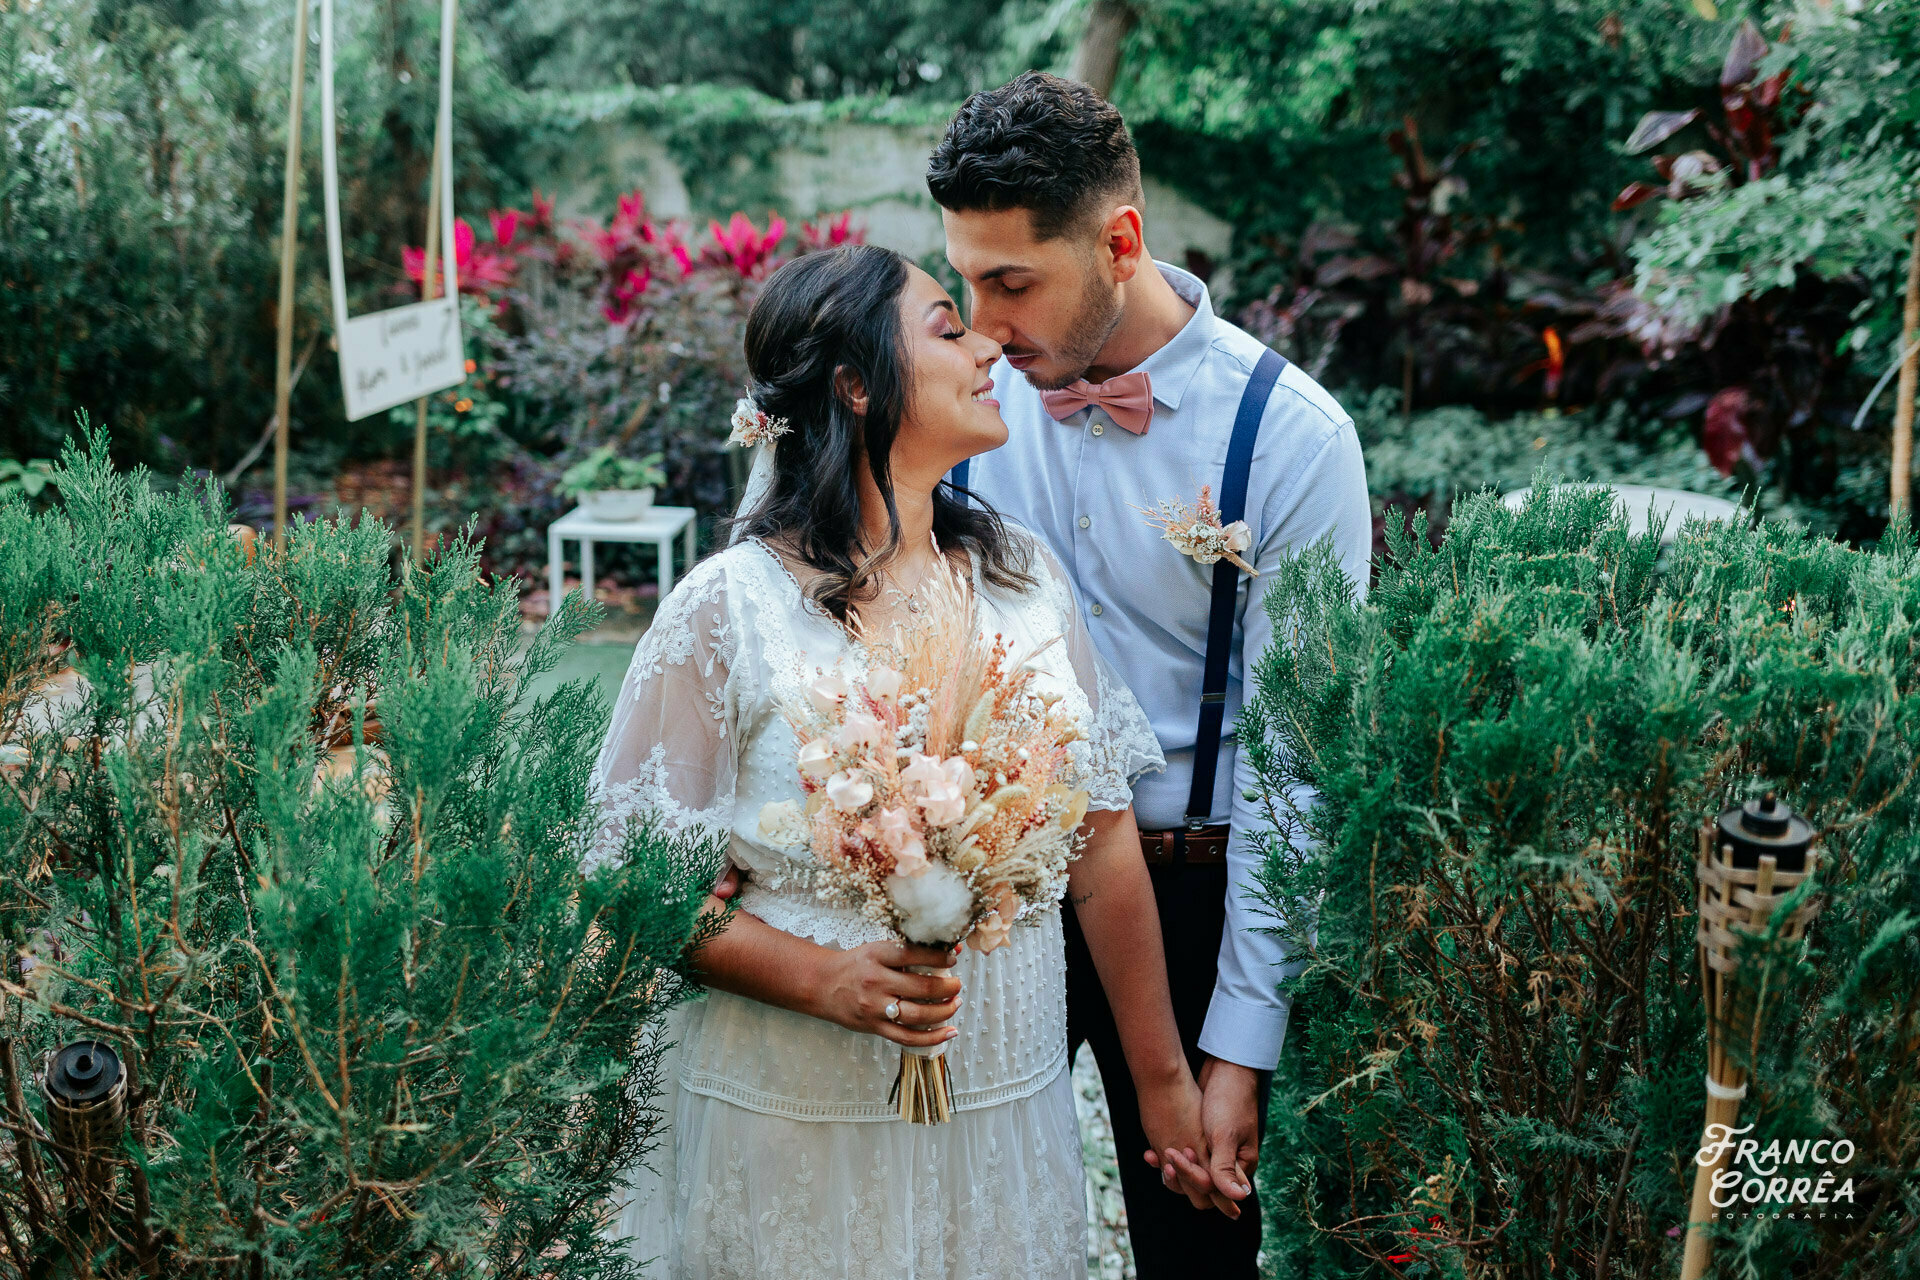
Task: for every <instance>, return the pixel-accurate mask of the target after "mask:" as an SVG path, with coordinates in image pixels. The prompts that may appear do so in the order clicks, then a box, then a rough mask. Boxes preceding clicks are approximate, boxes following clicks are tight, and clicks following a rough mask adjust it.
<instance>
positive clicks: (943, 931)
mask: <svg viewBox="0 0 1920 1280" xmlns="http://www.w3.org/2000/svg"><path fill="white" fill-rule="evenodd" d="M922 604H923V612H922V614H921V617H920V620H919V622H918V623H917V624H915V625H914V626H913V627H912V629H910V630H901V629H896V630H895V631H894V632H893V633H892V635H891V636H890V637H888V638H887V639H885V640H884V641H875V640H873V639H871V638H869V637H866V636H861V637H859V638H860V639H861V640H862V641H863V643H864V645H865V648H866V651H867V655H868V661H867V663H866V670H865V671H864V672H863V673H845V674H843V673H840V672H833V673H825V672H820V673H816V675H815V678H814V679H813V680H812V681H811V682H810V683H808V684H807V686H806V690H805V696H804V699H803V700H801V701H799V702H797V703H794V704H791V705H789V706H788V707H787V709H786V714H787V718H788V721H789V722H790V723H791V724H792V725H793V728H794V733H795V738H796V741H797V743H798V744H799V745H798V746H797V748H796V759H795V764H796V769H797V771H798V773H799V777H800V785H801V789H802V790H803V791H804V792H805V793H806V795H807V803H806V805H805V806H804V811H803V812H804V817H803V821H804V824H805V826H806V828H807V831H808V836H807V841H806V842H808V843H810V844H811V846H812V849H813V854H814V860H815V862H816V863H817V869H816V871H815V873H814V874H815V888H816V891H817V892H818V893H819V894H820V895H821V896H822V897H823V898H825V899H829V900H833V899H838V900H840V901H842V902H845V903H846V904H848V905H850V906H853V907H855V908H856V909H858V910H859V911H860V912H861V913H862V914H863V915H865V916H866V917H867V918H869V919H871V920H874V921H876V922H878V923H881V924H884V925H886V926H887V927H888V928H889V929H890V930H892V931H893V932H894V933H895V934H896V935H898V936H899V937H901V938H904V939H906V940H908V941H911V942H919V943H924V944H928V945H934V946H945V947H953V946H957V945H959V944H960V943H962V942H965V943H967V944H968V945H969V946H972V947H973V948H974V949H975V950H978V951H992V950H994V949H995V948H997V947H1001V946H1004V945H1006V943H1007V942H1008V938H1009V934H1010V932H1011V930H1012V929H1014V928H1016V927H1018V925H1019V923H1020V922H1021V921H1022V919H1023V918H1024V917H1025V916H1026V914H1027V909H1028V908H1035V909H1038V908H1050V907H1053V906H1055V905H1056V904H1057V903H1058V902H1059V900H1060V897H1061V894H1062V893H1063V892H1064V890H1065V887H1066V877H1067V864H1068V862H1069V861H1070V860H1071V859H1072V858H1073V857H1074V856H1075V855H1076V854H1077V853H1078V851H1079V842H1080V838H1081V837H1080V832H1079V827H1080V823H1081V820H1082V819H1083V818H1084V817H1085V815H1086V807H1087V793H1086V792H1085V791H1084V790H1081V789H1080V788H1079V787H1078V785H1077V784H1078V781H1079V778H1080V770H1081V767H1082V766H1081V765H1080V764H1079V763H1078V762H1076V759H1075V757H1074V755H1073V753H1072V751H1071V747H1072V744H1073V743H1074V742H1076V741H1079V740H1080V739H1082V738H1084V737H1085V736H1086V735H1085V734H1084V733H1083V732H1082V730H1081V727H1080V725H1079V724H1078V723H1077V722H1075V720H1074V719H1073V717H1072V716H1071V715H1070V714H1069V712H1068V710H1067V704H1066V703H1065V702H1064V701H1063V700H1062V698H1061V696H1060V690H1059V687H1058V682H1057V680H1056V679H1055V678H1054V677H1051V676H1049V675H1047V674H1045V673H1044V672H1043V671H1042V670H1041V669H1040V668H1039V666H1038V664H1037V662H1036V661H1035V660H1036V659H1037V658H1038V657H1039V652H1038V651H1037V652H1034V653H1027V654H1022V655H1019V656H1018V657H1015V656H1014V655H1012V654H1010V653H1009V652H1008V650H1007V645H1006V642H1005V641H1004V640H1003V639H1002V638H1000V637H997V636H996V637H993V638H992V639H988V638H986V637H983V636H982V635H980V633H979V626H978V619H977V615H976V612H975V608H974V599H973V593H972V588H971V587H970V585H969V584H968V582H967V580H966V578H965V577H964V576H962V575H960V574H958V573H955V574H952V575H950V576H946V575H939V576H936V578H935V581H934V583H933V584H932V586H931V587H930V588H929V589H927V590H926V591H924V592H923V594H922ZM1046 647H1047V646H1042V647H1041V650H1042V651H1044V649H1045V648H1046ZM787 803H791V802H787ZM773 810H774V806H772V805H769V806H768V807H767V810H766V811H763V812H762V815H761V825H762V830H763V833H768V834H769V835H771V834H779V835H783V836H784V835H789V834H790V833H791V832H792V830H793V826H794V819H793V814H792V813H791V812H790V811H789V810H787V809H780V810H777V811H773ZM789 843H800V842H799V841H789ZM944 1051H945V1046H941V1047H940V1048H937V1049H932V1050H919V1049H915V1050H908V1051H907V1052H906V1053H905V1054H904V1055H903V1057H902V1060H901V1067H900V1079H899V1080H898V1081H897V1082H896V1085H895V1088H896V1091H897V1093H898V1096H899V1099H900V1115H901V1117H902V1118H903V1119H906V1120H912V1121H915V1122H918V1123H938V1122H940V1121H944V1120H946V1119H948V1118H949V1117H950V1115H951V1109H952V1096H951V1085H950V1083H949V1080H948V1074H947V1068H946V1061H945V1058H944V1057H943V1056H942V1055H943V1054H944Z"/></svg>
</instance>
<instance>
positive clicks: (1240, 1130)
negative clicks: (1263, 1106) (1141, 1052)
mask: <svg viewBox="0 0 1920 1280" xmlns="http://www.w3.org/2000/svg"><path fill="white" fill-rule="evenodd" d="M1200 1094H1201V1123H1202V1124H1203V1125H1204V1126H1205V1128H1206V1133H1207V1148H1208V1151H1209V1153H1210V1164H1211V1169H1210V1170H1209V1172H1210V1173H1211V1175H1212V1179H1213V1185H1214V1187H1215V1189H1216V1190H1217V1191H1218V1192H1220V1193H1223V1194H1225V1195H1226V1196H1227V1197H1228V1198H1230V1199H1231V1200H1234V1201H1240V1200H1245V1199H1246V1198H1247V1197H1248V1196H1250V1195H1252V1194H1253V1171H1254V1170H1255V1169H1256V1168H1258V1167H1259V1164H1260V1076H1259V1073H1258V1072H1256V1071H1254V1069H1253V1068H1252V1067H1243V1066H1241V1065H1240V1064H1239V1063H1237V1062H1226V1061H1223V1060H1221V1059H1219V1058H1208V1059H1207V1060H1206V1062H1205V1063H1203V1064H1202V1065H1201V1067H1200ZM1227 1216H1228V1217H1233V1218H1237V1217H1239V1216H1240V1206H1239V1205H1238V1204H1237V1203H1236V1204H1235V1205H1234V1206H1233V1212H1232V1213H1230V1214H1228V1215H1227Z"/></svg>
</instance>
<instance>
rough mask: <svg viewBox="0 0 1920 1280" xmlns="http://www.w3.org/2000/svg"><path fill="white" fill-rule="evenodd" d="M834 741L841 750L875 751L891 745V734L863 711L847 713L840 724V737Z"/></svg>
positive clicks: (874, 718)
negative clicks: (861, 748)
mask: <svg viewBox="0 0 1920 1280" xmlns="http://www.w3.org/2000/svg"><path fill="white" fill-rule="evenodd" d="M836 741H837V742H838V745H839V746H840V747H841V748H842V749H854V748H859V747H870V748H876V749H877V748H880V747H884V746H888V745H889V744H891V743H892V741H893V732H892V730H890V729H888V728H887V726H886V725H884V724H882V723H881V722H880V720H879V719H878V718H877V717H875V716H871V715H868V714H867V713H866V712H864V711H849V712H848V713H847V718H846V719H845V720H843V721H841V722H840V736H839V738H838V739H837V740H836Z"/></svg>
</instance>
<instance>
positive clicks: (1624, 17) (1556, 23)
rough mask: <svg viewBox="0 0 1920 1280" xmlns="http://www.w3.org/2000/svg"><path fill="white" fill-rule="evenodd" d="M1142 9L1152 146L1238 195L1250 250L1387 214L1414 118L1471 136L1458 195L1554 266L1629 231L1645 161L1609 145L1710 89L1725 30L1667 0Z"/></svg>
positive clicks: (1139, 121) (1162, 162) (1388, 219)
mask: <svg viewBox="0 0 1920 1280" xmlns="http://www.w3.org/2000/svg"><path fill="white" fill-rule="evenodd" d="M1735 8H1736V6H1728V7H1727V11H1728V12H1731V11H1733V10H1734V9H1735ZM1143 13H1144V16H1143V21H1142V25H1141V28H1140V30H1139V31H1138V32H1137V33H1136V35H1135V37H1134V41H1133V45H1132V46H1131V47H1130V49H1129V59H1128V61H1127V64H1126V67H1125V70H1124V71H1123V75H1122V80H1121V83H1120V84H1119V85H1118V86H1116V91H1115V97H1116V100H1117V101H1118V102H1119V104H1120V105H1121V107H1122V109H1123V110H1125V111H1126V112H1127V115H1128V119H1129V120H1130V121H1131V122H1132V123H1133V126H1134V129H1135V131H1136V133H1137V134H1138V135H1139V137H1140V139H1141V142H1142V146H1143V149H1144V150H1145V151H1146V153H1147V158H1148V160H1149V162H1150V163H1153V164H1154V165H1155V166H1156V167H1157V168H1158V169H1160V170H1161V171H1163V172H1166V173H1168V174H1169V175H1173V176H1177V179H1178V180H1180V181H1182V182H1183V183H1184V184H1185V185H1188V186H1190V187H1197V188H1198V189H1199V190H1202V191H1204V192H1205V193H1206V194H1207V196H1208V197H1210V198H1209V200H1208V203H1210V204H1212V205H1213V206H1214V207H1216V208H1219V209H1221V210H1222V211H1223V212H1228V213H1229V216H1231V218H1232V220H1233V222H1234V223H1235V225H1236V227H1238V228H1239V229H1240V231H1241V235H1242V237H1243V241H1244V246H1243V250H1242V256H1243V257H1247V258H1248V259H1249V260H1250V265H1255V266H1257V265H1258V263H1259V258H1258V255H1259V253H1260V248H1259V246H1260V244H1261V241H1262V239H1263V238H1266V237H1277V238H1278V239H1279V240H1281V241H1283V242H1287V241H1292V240H1294V239H1297V237H1298V236H1299V234H1300V233H1301V232H1302V231H1303V230H1304V229H1305V228H1306V227H1307V226H1308V225H1309V224H1310V223H1312V222H1314V221H1315V220H1317V219H1331V220H1333V221H1336V222H1341V223H1346V224H1350V225H1352V226H1354V227H1356V228H1358V229H1360V231H1361V233H1362V235H1363V236H1365V237H1367V238H1368V239H1369V240H1374V239H1375V238H1376V237H1377V235H1378V234H1379V232H1380V231H1381V230H1382V229H1383V228H1385V227H1386V226H1388V225H1389V224H1391V223H1392V222H1393V221H1394V220H1395V219H1396V218H1397V217H1398V216H1399V213H1400V199H1401V192H1400V191H1399V190H1398V189H1397V188H1396V186H1395V183H1394V175H1395V172H1396V171H1397V170H1399V169H1400V167H1401V166H1400V162H1399V161H1398V160H1396V159H1395V157H1394V156H1393V154H1392V153H1391V152H1390V151H1389V150H1388V148H1387V146H1386V135H1387V134H1388V133H1389V132H1390V131H1392V130H1394V129H1397V128H1400V127H1401V125H1402V124H1403V122H1404V121H1405V120H1406V119H1407V118H1408V117H1412V118H1413V119H1414V120H1415V121H1416V123H1417V124H1418V126H1419V129H1420V132H1421V134H1422V136H1423V137H1424V138H1425V139H1426V145H1427V148H1428V150H1429V151H1430V152H1432V153H1433V154H1435V155H1436V156H1438V155H1443V154H1445V153H1446V152H1447V151H1448V150H1450V149H1452V148H1454V147H1456V146H1460V145H1462V144H1474V147H1475V149H1474V150H1473V151H1471V152H1470V153H1469V154H1468V155H1466V156H1465V157H1463V159H1462V162H1461V164H1460V165H1459V166H1458V168H1457V169H1456V176H1457V178H1458V179H1459V182H1460V184H1461V185H1460V186H1459V187H1458V188H1457V190H1456V192H1455V198H1456V203H1457V205H1458V206H1459V208H1460V210H1461V211H1462V212H1466V211H1471V212H1472V213H1473V214H1474V215H1476V216H1478V217H1480V218H1484V219H1489V220H1492V219H1498V220H1499V221H1500V222H1501V223H1502V224H1503V225H1504V229H1505V233H1506V235H1505V240H1506V243H1507V245H1508V252H1509V253H1510V254H1513V255H1516V256H1518V257H1520V258H1521V259H1522V260H1523V261H1526V262H1528V263H1530V264H1531V265H1533V266H1535V267H1536V268H1543V269H1550V270H1560V271H1566V270H1569V269H1575V270H1579V269H1590V268H1591V267H1592V266H1594V265H1598V264H1601V263H1603V262H1605V261H1606V260H1607V259H1608V257H1609V255H1610V254H1611V253H1612V252H1614V246H1615V245H1616V243H1617V241H1618V237H1619V228H1618V226H1617V223H1616V219H1615V218H1614V217H1613V216H1612V215H1611V214H1610V213H1609V212H1608V209H1607V205H1608V202H1609V201H1610V200H1611V199H1612V198H1613V195H1614V193H1615V192H1616V191H1618V190H1619V189H1620V187H1621V186H1622V185H1624V183H1625V182H1626V181H1627V180H1628V179H1629V178H1631V177H1637V176H1639V173H1638V164H1637V162H1636V161H1634V160H1633V159H1632V158H1631V157H1623V156H1621V155H1619V154H1617V152H1616V149H1615V148H1614V147H1613V146H1611V145H1610V144H1611V143H1613V142H1616V141H1618V140H1620V139H1624V138H1625V136H1626V133H1627V131H1628V130H1630V129H1631V128H1632V127H1633V122H1634V120H1635V119H1637V118H1638V117H1639V115H1640V113H1641V112H1643V111H1647V110H1650V109H1652V108H1655V107H1664V106H1670V105H1674V103H1675V102H1676V100H1685V101H1687V102H1688V103H1689V104H1691V102H1692V101H1693V100H1698V99H1700V98H1702V97H1703V94H1702V88H1703V87H1704V86H1706V85H1709V84H1711V83H1712V79H1713V73H1714V72H1715V71H1716V70H1717V69H1718V67H1719V63H1720V55H1721V52H1722V48H1723V45H1724V42H1725V38H1726V36H1725V33H1726V31H1727V29H1728V28H1727V26H1726V25H1725V24H1723V23H1710V22H1707V21H1705V20H1703V19H1702V18H1701V17H1700V16H1699V15H1698V14H1696V13H1694V12H1693V11H1692V9H1690V8H1689V7H1688V6H1687V5H1685V4H1684V3H1675V2H1674V0H1607V2H1602V0H1560V2H1558V3H1551V4H1542V3H1539V2H1538V0H1470V2H1468V3H1459V4H1425V3H1420V0H1382V2H1380V3H1356V2H1355V0H1256V2H1254V3H1249V4H1235V5H1220V4H1213V3H1209V2H1208V0H1163V2H1161V3H1156V4H1152V5H1149V6H1146V7H1145V8H1144V11H1143ZM1196 161H1198V162H1196ZM1269 252H1271V250H1269ZM1242 284H1243V286H1245V287H1247V288H1250V289H1264V288H1265V287H1266V282H1265V281H1263V280H1262V279H1259V278H1249V279H1246V280H1244V281H1243V282H1242Z"/></svg>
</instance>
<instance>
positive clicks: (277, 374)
mask: <svg viewBox="0 0 1920 1280" xmlns="http://www.w3.org/2000/svg"><path fill="white" fill-rule="evenodd" d="M306 81H307V0H294V2H293V87H292V91H291V93H290V94H289V95H288V97H289V101H288V104H287V173H286V182H285V194H284V198H283V201H282V204H281V209H280V311H279V314H278V315H277V316H276V317H275V319H276V321H277V323H278V330H279V332H278V335H277V337H278V340H279V342H278V348H277V350H276V351H275V353H274V363H273V421H274V430H273V549H274V550H275V551H284V550H285V549H286V545H287V401H288V399H289V397H290V396H291V393H292V390H293V379H292V369H293V254H294V249H295V248H296V247H298V243H299V239H300V98H301V91H302V90H303V89H304V88H305V87H306Z"/></svg>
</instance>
